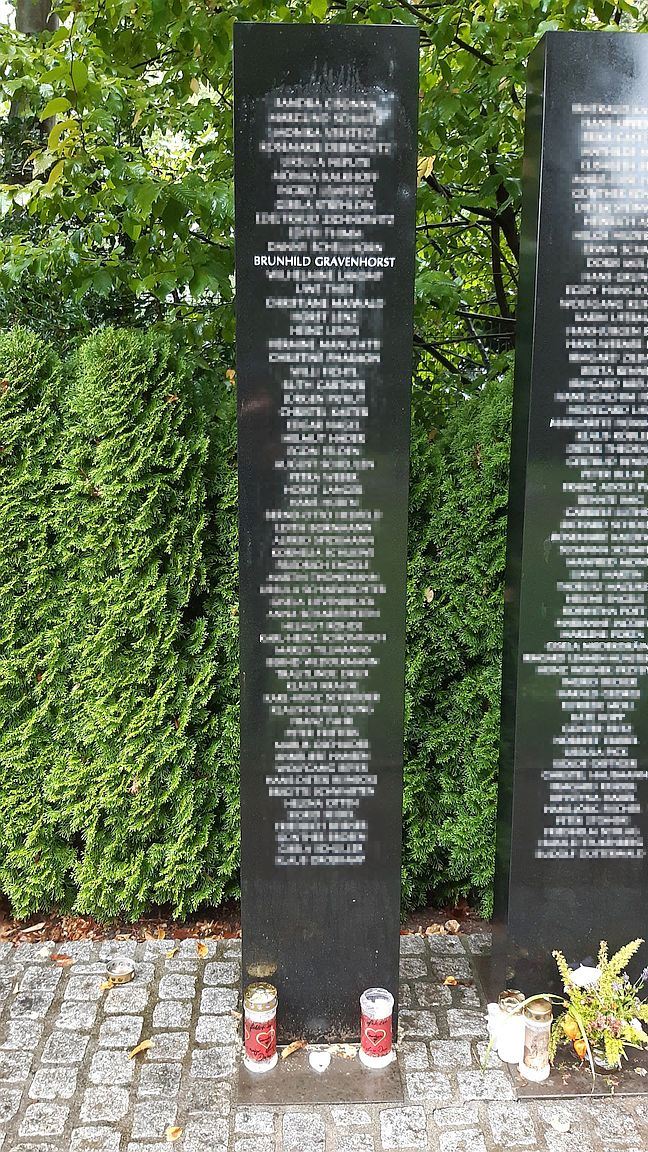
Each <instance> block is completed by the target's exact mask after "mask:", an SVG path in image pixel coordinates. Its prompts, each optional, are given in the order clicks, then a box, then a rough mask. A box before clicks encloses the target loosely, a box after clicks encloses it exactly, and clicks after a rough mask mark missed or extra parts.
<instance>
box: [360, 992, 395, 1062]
mask: <svg viewBox="0 0 648 1152" xmlns="http://www.w3.org/2000/svg"><path fill="white" fill-rule="evenodd" d="M393 1010H394V997H393V996H392V994H391V992H388V991H387V989H386V988H367V991H366V992H363V993H362V996H361V997H360V1051H359V1053H358V1055H359V1057H360V1060H361V1061H362V1063H363V1064H365V1065H366V1066H367V1068H384V1067H385V1065H387V1064H390V1063H391V1061H392V1060H393V1059H394V1051H393V1048H392V1012H393Z"/></svg>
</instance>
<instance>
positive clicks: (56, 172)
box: [45, 160, 65, 191]
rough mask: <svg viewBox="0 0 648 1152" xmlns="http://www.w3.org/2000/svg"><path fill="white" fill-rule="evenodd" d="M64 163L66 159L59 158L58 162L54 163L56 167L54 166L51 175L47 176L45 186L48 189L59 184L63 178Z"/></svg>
mask: <svg viewBox="0 0 648 1152" xmlns="http://www.w3.org/2000/svg"><path fill="white" fill-rule="evenodd" d="M64 164H65V161H64V160H59V161H58V163H56V164H55V165H54V167H53V168H52V171H51V172H50V174H49V176H48V177H47V183H46V185H45V187H46V188H47V190H48V191H49V190H50V189H51V188H53V187H54V185H55V184H57V183H58V181H59V180H60V179H61V176H62V175H63V166H64Z"/></svg>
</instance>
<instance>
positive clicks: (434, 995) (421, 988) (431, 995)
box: [414, 980, 452, 1008]
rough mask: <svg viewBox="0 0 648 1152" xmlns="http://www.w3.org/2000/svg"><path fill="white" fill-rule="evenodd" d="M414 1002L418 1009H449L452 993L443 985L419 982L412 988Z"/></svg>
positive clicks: (424, 981)
mask: <svg viewBox="0 0 648 1152" xmlns="http://www.w3.org/2000/svg"><path fill="white" fill-rule="evenodd" d="M414 1000H415V1001H416V1006H418V1007H420V1008H450V1006H451V1005H452V993H451V991H450V989H449V988H446V987H445V986H444V985H443V984H438V983H434V984H431V983H430V982H429V981H427V980H419V981H418V982H417V983H416V984H415V986H414Z"/></svg>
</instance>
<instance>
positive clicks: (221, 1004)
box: [200, 988, 238, 1015]
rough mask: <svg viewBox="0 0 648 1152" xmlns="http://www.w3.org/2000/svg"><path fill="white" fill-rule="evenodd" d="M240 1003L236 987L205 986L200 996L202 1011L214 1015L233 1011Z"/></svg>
mask: <svg viewBox="0 0 648 1152" xmlns="http://www.w3.org/2000/svg"><path fill="white" fill-rule="evenodd" d="M237 1004H238V990H237V989H236V988H205V989H203V994H202V996H201V997H200V1011H201V1012H208V1013H212V1014H214V1015H217V1014H219V1013H220V1014H223V1013H225V1012H231V1011H232V1009H233V1008H236V1005H237Z"/></svg>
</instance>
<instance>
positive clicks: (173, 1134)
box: [164, 1124, 184, 1144]
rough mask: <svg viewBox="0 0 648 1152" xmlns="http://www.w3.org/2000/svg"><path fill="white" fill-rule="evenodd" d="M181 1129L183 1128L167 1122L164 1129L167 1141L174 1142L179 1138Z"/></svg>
mask: <svg viewBox="0 0 648 1152" xmlns="http://www.w3.org/2000/svg"><path fill="white" fill-rule="evenodd" d="M183 1131H184V1129H183V1128H176V1127H175V1125H174V1124H169V1127H168V1128H167V1129H166V1131H165V1133H164V1135H165V1136H166V1138H167V1140H168V1141H169V1144H174V1143H175V1141H176V1140H179V1139H180V1137H181V1136H182V1133H183Z"/></svg>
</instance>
